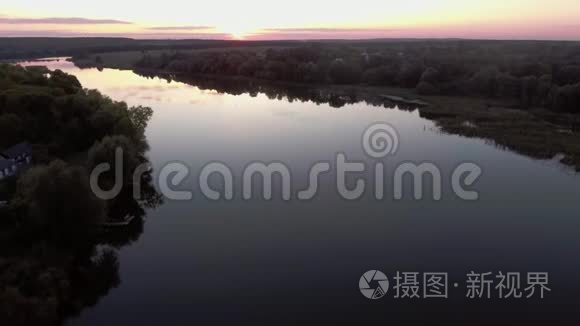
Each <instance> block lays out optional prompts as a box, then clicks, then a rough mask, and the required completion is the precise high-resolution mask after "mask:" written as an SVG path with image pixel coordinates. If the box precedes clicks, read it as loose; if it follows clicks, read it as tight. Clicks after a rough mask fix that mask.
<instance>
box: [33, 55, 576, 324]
mask: <svg viewBox="0 0 580 326" xmlns="http://www.w3.org/2000/svg"><path fill="white" fill-rule="evenodd" d="M35 64H38V63H35ZM43 64H46V65H47V66H48V67H49V68H50V69H61V70H63V71H65V72H67V73H70V74H73V75H75V76H76V77H77V78H78V79H79V81H80V82H81V83H82V84H83V86H84V87H86V88H90V89H98V90H99V91H100V92H102V93H103V94H105V95H107V96H110V97H111V98H113V99H114V100H118V101H125V102H127V103H128V104H129V105H144V106H150V107H151V108H153V110H154V115H153V118H152V119H151V121H150V123H149V126H148V128H147V132H146V135H147V139H148V142H149V144H150V147H151V149H150V152H149V154H148V155H149V158H150V160H151V162H152V163H153V165H154V168H155V171H157V172H158V171H160V170H161V169H162V168H163V166H165V165H166V164H168V163H172V162H173V163H175V162H180V163H182V164H184V165H186V166H188V167H189V169H190V174H189V176H188V177H187V178H186V179H185V181H184V182H183V183H182V184H181V185H179V186H177V187H176V188H177V189H180V190H188V189H189V190H193V198H192V199H191V200H187V201H178V200H171V199H166V200H165V204H164V205H162V206H161V207H159V208H157V209H156V210H152V211H150V212H148V216H147V220H146V224H145V230H144V233H143V235H142V236H141V238H140V239H139V241H137V242H136V243H134V244H132V245H131V246H128V247H124V248H122V249H120V250H119V258H120V262H121V266H120V274H121V285H120V286H119V287H118V288H116V289H113V290H112V291H110V293H109V294H108V295H107V296H106V297H104V298H102V300H100V301H99V302H98V303H97V304H96V305H95V306H94V307H91V308H88V309H85V310H84V311H83V313H82V314H81V315H80V316H77V317H75V318H72V319H71V320H69V321H68V322H67V324H68V325H71V326H72V325H125V326H127V325H143V324H168V325H169V324H193V323H202V324H205V323H209V322H214V323H220V322H231V321H267V320H272V321H273V322H276V323H278V321H279V319H280V318H281V317H282V318H284V319H287V320H293V321H294V320H309V321H312V320H326V318H327V317H329V316H331V317H332V319H335V320H337V321H345V320H360V321H364V320H373V321H383V322H384V321H389V320H393V319H392V318H394V317H392V316H393V315H394V314H395V312H403V311H407V310H408V311H416V310H417V311H427V312H429V311H447V312H451V311H455V308H456V305H461V307H462V308H461V309H462V311H464V312H466V311H469V310H470V309H471V310H479V309H481V310H484V309H487V308H485V307H486V306H487V305H486V301H485V300H475V301H476V302H475V303H472V302H466V300H465V297H466V291H467V289H466V285H465V280H466V274H467V273H469V272H472V271H475V272H481V273H483V272H493V273H494V274H495V273H497V272H500V271H503V272H521V273H522V275H525V273H527V272H549V273H550V288H551V292H549V299H546V300H549V302H551V303H555V304H562V305H559V306H558V305H555V306H554V307H556V306H557V307H566V306H571V307H576V308H577V307H578V304H579V302H580V300H579V298H580V296H578V295H574V294H578V293H580V292H579V291H580V278H579V277H578V275H580V260H579V259H578V257H579V255H578V254H579V253H580V214H579V212H580V201H579V199H580V178H579V177H578V176H577V175H575V174H574V173H573V172H572V171H571V170H570V169H568V168H566V167H564V166H562V165H560V164H558V163H556V162H555V161H541V160H534V159H532V158H528V157H525V156H522V155H519V154H516V153H513V152H510V151H506V150H503V149H501V148H498V147H496V146H494V145H493V143H491V142H489V141H484V140H481V139H470V138H465V137H461V136H457V135H449V134H444V133H442V132H440V131H439V129H438V128H437V127H436V126H435V125H434V123H433V122H431V121H429V120H426V119H423V118H421V117H420V116H419V114H418V111H416V110H415V111H405V110H399V109H397V108H384V107H375V106H372V105H369V104H366V103H364V102H361V103H356V104H347V105H345V106H343V107H341V108H335V107H332V106H330V105H328V104H315V103H313V102H300V101H288V100H287V99H286V98H268V96H266V95H265V94H260V93H258V94H241V95H230V94H220V93H218V92H216V91H212V90H201V89H199V88H197V87H195V86H192V85H187V84H184V83H180V82H175V81H168V80H165V79H160V78H145V77H142V76H139V75H137V74H135V73H133V72H131V71H120V70H112V69H103V70H102V71H99V70H97V69H82V70H81V69H79V68H76V67H74V66H73V64H72V63H70V62H67V61H64V60H61V61H50V62H45V63H43ZM377 122H386V123H388V124H389V125H391V126H393V127H394V128H395V129H396V131H397V137H398V140H399V146H398V151H397V152H396V154H394V155H390V156H388V157H387V158H384V159H381V160H378V159H375V158H373V157H370V156H369V155H367V154H366V153H365V151H364V148H363V147H362V145H361V140H362V139H363V133H364V132H365V129H366V128H367V127H369V126H371V125H373V124H374V123H377ZM337 153H343V154H344V155H345V156H346V157H347V159H348V160H349V161H360V162H364V163H365V164H366V165H367V166H369V167H374V166H375V164H376V163H377V162H379V161H381V162H383V164H384V166H385V171H386V172H385V177H386V180H387V181H386V182H385V186H386V191H385V193H384V198H383V199H381V200H377V199H376V198H375V194H374V193H373V192H372V191H371V190H372V189H373V187H374V185H373V182H371V181H367V184H366V191H365V193H364V195H363V196H362V197H361V198H359V199H357V200H353V201H349V200H345V199H343V198H342V197H341V196H340V195H339V194H338V192H337V191H336V178H335V173H334V172H330V173H328V174H327V175H322V176H320V179H319V189H318V194H317V196H316V197H315V198H313V199H310V200H302V201H301V200H297V199H293V200H291V201H284V200H282V199H281V198H280V197H281V196H280V194H279V191H274V196H273V197H274V198H273V199H272V200H270V201H267V200H265V199H262V198H257V197H258V196H254V198H253V199H251V200H244V199H243V198H242V196H241V189H242V184H241V183H242V182H241V181H242V173H243V171H244V169H245V167H247V166H248V165H249V164H250V163H252V162H281V163H283V164H284V165H286V166H287V167H288V168H289V169H290V171H291V172H292V177H291V180H292V187H293V189H292V190H293V191H294V190H295V189H303V188H306V186H307V185H308V180H309V179H308V176H309V170H310V167H311V166H312V165H313V164H315V163H316V162H321V161H329V162H331V163H332V165H334V162H336V157H337ZM211 162H222V163H224V164H226V165H227V166H228V167H229V168H230V169H231V171H233V174H234V199H233V200H231V201H226V200H219V201H214V200H210V199H207V198H206V197H205V196H204V195H203V194H202V193H201V191H200V190H199V187H198V186H197V185H196V184H197V177H198V175H199V173H200V171H201V169H202V167H203V166H205V165H206V164H208V163H211ZM405 162H414V163H421V162H431V163H433V164H435V165H436V166H437V167H438V169H439V170H440V171H441V175H442V198H441V200H434V199H433V198H432V196H430V194H431V192H430V191H427V192H426V194H427V195H426V196H425V197H426V198H425V199H423V200H415V199H413V198H412V191H407V190H405V191H404V193H405V196H404V198H403V199H401V200H395V199H394V198H393V191H392V184H393V181H392V175H393V171H394V170H395V168H396V167H397V166H399V165H400V164H402V163H405ZM464 162H474V163H476V164H477V165H478V166H479V167H481V171H482V174H481V176H480V177H479V178H478V179H477V182H476V183H475V184H473V185H472V186H470V187H469V189H470V190H475V191H477V192H478V193H479V199H478V200H474V201H465V200H462V199H460V198H459V197H458V196H456V195H455V194H454V192H453V191H452V188H451V182H450V180H451V174H452V172H453V171H454V169H455V168H456V167H457V166H458V165H460V164H461V163H464ZM373 169H374V168H372V169H370V168H369V169H368V170H369V171H370V172H372V171H374V170H373ZM369 171H367V172H365V173H362V174H360V175H362V176H364V177H365V179H366V180H373V179H372V175H373V174H372V173H370V172H369ZM213 181H215V182H214V183H215V184H218V185H219V180H214V179H212V182H213ZM354 181H355V180H354V179H353V178H352V177H350V179H349V181H348V184H349V185H350V187H351V188H352V187H354V186H353V185H354ZM274 184H275V185H278V183H277V182H274ZM427 185H429V186H430V185H431V184H430V183H429V182H427ZM426 188H427V187H426ZM256 189H258V190H260V189H261V188H259V187H258V188H256ZM373 269H378V270H381V271H383V272H384V273H385V274H387V275H388V276H389V278H391V289H390V292H389V293H388V295H387V296H386V297H387V298H385V299H383V300H377V301H371V300H368V299H366V298H364V297H363V296H362V295H361V292H360V291H359V279H360V277H361V275H362V274H363V273H364V272H366V271H367V270H373ZM397 271H401V272H419V273H425V272H447V273H449V282H450V285H449V297H450V298H451V299H449V300H446V301H445V300H443V301H437V300H433V299H429V300H428V299H400V300H397V299H394V298H393V290H394V289H393V283H394V281H393V278H392V275H394V274H395V273H396V272H397ZM454 283H457V285H458V286H457V287H454V286H453V284H454ZM453 298H454V299H453ZM377 302H379V303H377ZM515 302H516V303H517V304H518V307H519V308H518V309H520V310H526V311H528V310H530V311H533V310H537V309H538V307H540V309H541V308H542V307H545V306H541V303H542V301H539V300H536V301H530V300H526V299H520V300H516V301H515ZM488 303H489V302H488ZM419 307H420V308H419ZM464 308H465V309H464ZM439 309H442V310H439ZM494 309H495V308H494ZM497 309H500V308H497ZM510 309H511V308H510ZM554 309H556V308H554ZM558 309H559V308H558ZM562 309H564V308H562ZM508 310H509V309H508ZM509 311H510V312H511V310H509ZM404 316H406V317H404ZM404 316H399V317H400V319H405V318H409V319H405V320H413V319H414V318H421V316H420V314H417V313H414V312H413V313H411V314H410V315H404ZM397 318H398V317H397ZM394 320H396V319H394Z"/></svg>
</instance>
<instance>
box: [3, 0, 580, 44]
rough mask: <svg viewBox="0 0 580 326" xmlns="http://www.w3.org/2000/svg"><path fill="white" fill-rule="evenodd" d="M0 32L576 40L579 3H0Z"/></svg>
mask: <svg viewBox="0 0 580 326" xmlns="http://www.w3.org/2000/svg"><path fill="white" fill-rule="evenodd" d="M1 1H2V2H6V3H4V4H2V5H1V6H0V37H4V36H62V37H72V36H122V37H132V38H171V39H187V38H203V39H247V40H265V39H363V38H476V39H541V40H545V39H548V40H554V39H556V40H580V1H578V0H485V1H481V0H471V1H468V0H400V1H391V0H357V1H337V0H335V1H330V0H294V1H275V0H270V1H263V0H243V1H241V0H237V1H235V0H234V1H233V0H230V1H225V0H209V1H208V0H206V1H198V0H163V1H143V0H99V1H94V0H92V1H86V0H75V1H71V0H51V1H46V0H17V1H9V0H1Z"/></svg>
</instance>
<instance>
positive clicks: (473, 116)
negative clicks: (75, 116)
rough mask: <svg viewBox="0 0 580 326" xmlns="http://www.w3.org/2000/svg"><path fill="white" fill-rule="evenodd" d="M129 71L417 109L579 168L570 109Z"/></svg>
mask: <svg viewBox="0 0 580 326" xmlns="http://www.w3.org/2000/svg"><path fill="white" fill-rule="evenodd" d="M135 72H136V73H138V74H142V75H147V76H157V77H160V78H166V79H173V80H177V81H180V82H185V83H188V84H191V85H194V86H197V87H200V88H201V89H213V90H217V91H220V92H225V93H230V94H238V93H240V92H249V93H251V92H261V93H266V94H268V93H269V92H275V93H277V95H283V96H290V97H297V98H298V99H299V100H302V101H307V100H310V101H314V102H324V103H330V104H331V105H333V106H337V107H341V106H343V105H345V104H349V103H356V102H359V101H365V102H367V103H369V104H372V105H375V106H383V107H386V108H392V107H398V108H399V109H403V110H418V112H419V115H420V116H421V117H423V118H426V119H429V120H432V121H434V122H435V123H436V124H437V126H439V127H440V128H441V130H442V131H443V132H446V133H450V134H457V135H461V136H465V137H473V138H481V139H486V140H489V141H491V143H492V144H494V145H495V146H497V147H500V148H503V149H507V150H511V151H515V152H517V153H520V154H523V155H526V156H530V157H533V158H536V159H542V160H549V159H554V158H556V157H558V160H559V161H560V162H561V163H563V164H565V165H567V166H570V167H572V168H574V169H575V170H576V171H580V137H579V135H578V130H580V117H578V116H577V115H574V114H566V113H554V112H551V111H548V110H545V109H541V108H536V109H531V110H520V109H516V108H515V107H517V105H515V104H514V103H513V102H510V101H498V100H495V99H485V98H473V97H450V96H424V95H423V96H420V95H418V94H417V93H416V92H415V90H414V89H404V88H393V87H373V86H358V85H357V86H349V85H332V86H326V85H305V84H298V83H288V82H270V81H263V80H257V79H255V78H247V77H239V76H238V77H224V76H215V75H203V76H202V75H198V76H186V75H184V74H178V73H175V72H173V73H168V72H164V71H153V70H135ZM302 91H304V92H302ZM397 99H398V100H397Z"/></svg>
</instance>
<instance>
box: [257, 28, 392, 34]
mask: <svg viewBox="0 0 580 326" xmlns="http://www.w3.org/2000/svg"><path fill="white" fill-rule="evenodd" d="M263 31H265V32H270V33H361V32H363V33H364V32H394V31H396V30H394V29H381V28H326V27H320V28H266V29H263Z"/></svg>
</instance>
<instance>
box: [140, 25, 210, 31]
mask: <svg viewBox="0 0 580 326" xmlns="http://www.w3.org/2000/svg"><path fill="white" fill-rule="evenodd" d="M146 29H147V30H151V31H206V30H210V29H215V27H213V26H157V27H148V28H146Z"/></svg>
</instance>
